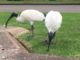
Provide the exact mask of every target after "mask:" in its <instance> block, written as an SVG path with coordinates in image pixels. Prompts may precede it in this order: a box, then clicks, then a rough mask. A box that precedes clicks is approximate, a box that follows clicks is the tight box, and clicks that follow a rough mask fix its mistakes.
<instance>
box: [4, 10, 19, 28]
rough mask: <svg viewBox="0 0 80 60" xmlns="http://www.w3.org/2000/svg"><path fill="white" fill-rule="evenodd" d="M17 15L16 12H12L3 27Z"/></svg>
mask: <svg viewBox="0 0 80 60" xmlns="http://www.w3.org/2000/svg"><path fill="white" fill-rule="evenodd" d="M17 16H18V14H16V13H14V12H13V13H12V14H11V15H10V17H9V18H8V20H7V21H6V23H5V28H7V25H8V22H9V21H10V20H11V19H12V17H17Z"/></svg>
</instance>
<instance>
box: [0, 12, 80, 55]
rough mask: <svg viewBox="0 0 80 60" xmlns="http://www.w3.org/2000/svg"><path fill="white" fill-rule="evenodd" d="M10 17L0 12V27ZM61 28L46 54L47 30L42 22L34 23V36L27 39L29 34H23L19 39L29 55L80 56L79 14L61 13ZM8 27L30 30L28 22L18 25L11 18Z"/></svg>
mask: <svg viewBox="0 0 80 60" xmlns="http://www.w3.org/2000/svg"><path fill="white" fill-rule="evenodd" d="M9 15H10V13H9V12H0V25H3V24H4V23H5V21H6V19H8V16H9ZM62 16H63V23H62V27H61V28H60V29H59V30H58V31H57V33H56V37H55V39H54V40H53V41H52V44H51V47H50V51H49V52H47V51H46V49H47V44H44V43H43V41H44V40H45V39H47V29H46V28H45V26H44V23H43V22H35V36H34V37H33V38H29V35H30V34H24V35H22V36H20V37H18V39H20V40H21V41H22V42H23V43H24V44H25V45H26V46H27V47H28V49H29V51H30V52H31V53H39V54H49V55H53V56H80V13H62ZM8 26H19V27H23V28H26V29H28V28H30V25H29V22H27V23H24V24H23V23H18V22H16V21H15V18H13V19H12V20H11V21H10V23H9V24H8Z"/></svg>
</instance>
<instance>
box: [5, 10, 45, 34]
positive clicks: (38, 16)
mask: <svg viewBox="0 0 80 60" xmlns="http://www.w3.org/2000/svg"><path fill="white" fill-rule="evenodd" d="M12 17H16V20H17V21H19V22H26V21H29V22H30V24H31V30H32V35H33V30H34V26H33V25H34V21H43V20H44V19H45V16H44V14H43V13H42V12H40V11H38V10H34V9H28V10H24V11H22V12H21V14H20V15H18V14H16V13H14V12H13V13H12V14H11V16H10V17H9V18H8V20H7V21H6V23H5V27H7V24H8V22H9V20H10V19H11V18H12Z"/></svg>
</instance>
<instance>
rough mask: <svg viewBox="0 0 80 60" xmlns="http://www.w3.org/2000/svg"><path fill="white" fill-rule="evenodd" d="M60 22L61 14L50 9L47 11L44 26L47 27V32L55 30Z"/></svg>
mask: <svg viewBox="0 0 80 60" xmlns="http://www.w3.org/2000/svg"><path fill="white" fill-rule="evenodd" d="M61 23H62V16H61V14H60V12H58V11H50V12H48V14H47V16H46V18H45V26H46V27H47V29H48V31H49V32H53V33H54V32H56V31H57V30H58V29H59V28H60V26H61Z"/></svg>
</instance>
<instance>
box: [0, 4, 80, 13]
mask: <svg viewBox="0 0 80 60" xmlns="http://www.w3.org/2000/svg"><path fill="white" fill-rule="evenodd" d="M25 9H37V10H40V11H42V12H48V11H50V10H57V11H60V12H80V5H0V12H21V11H23V10H25Z"/></svg>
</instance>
